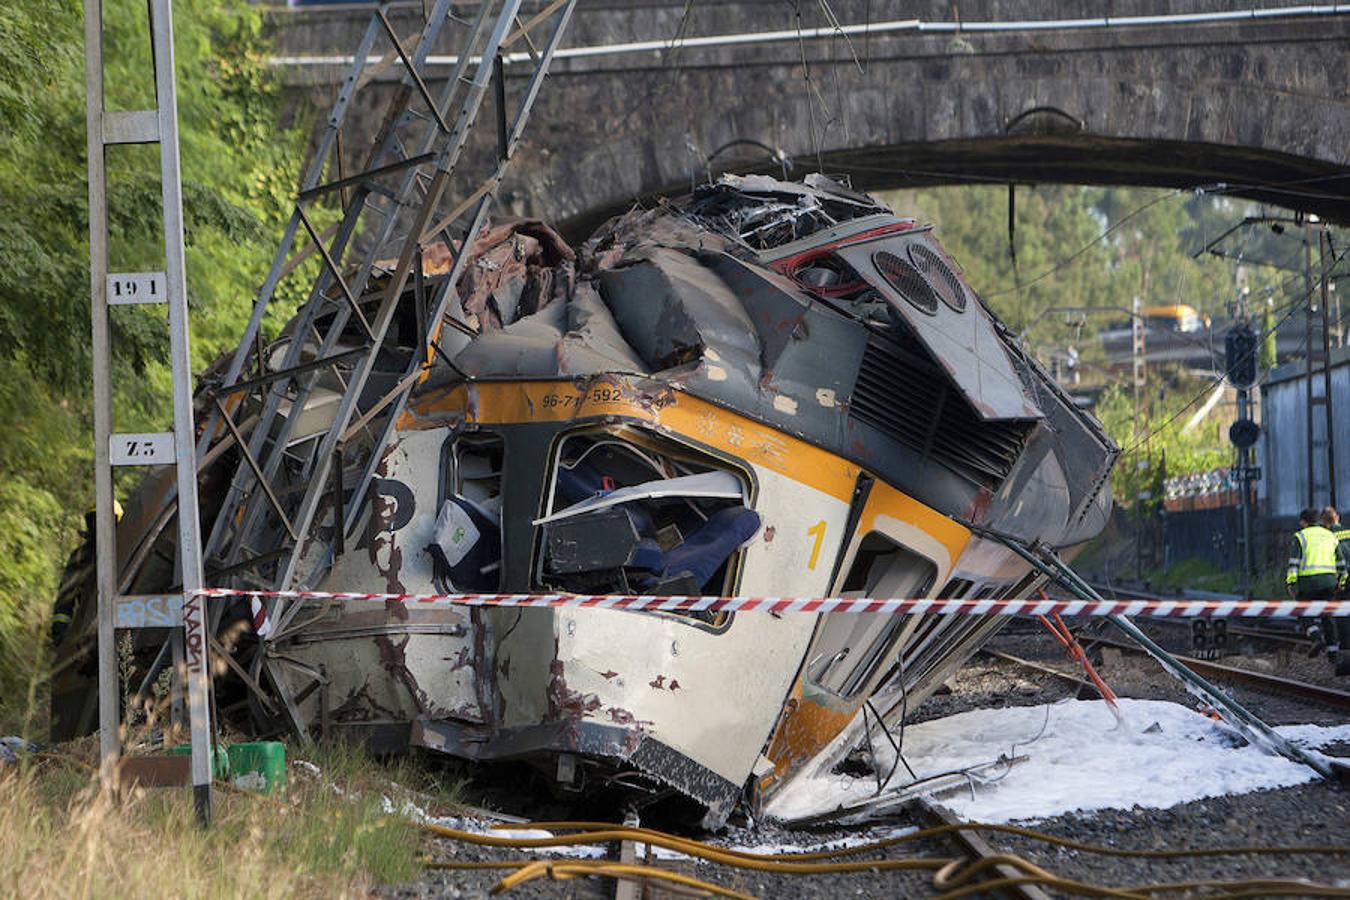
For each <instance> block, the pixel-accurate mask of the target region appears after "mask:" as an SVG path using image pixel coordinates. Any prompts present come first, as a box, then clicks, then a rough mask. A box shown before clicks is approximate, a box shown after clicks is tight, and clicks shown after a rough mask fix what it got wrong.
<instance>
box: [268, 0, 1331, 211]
mask: <svg viewBox="0 0 1350 900" xmlns="http://www.w3.org/2000/svg"><path fill="white" fill-rule="evenodd" d="M1240 5H1241V6H1242V7H1244V8H1246V9H1249V10H1262V9H1264V10H1271V9H1276V8H1278V7H1280V6H1282V5H1285V4H1281V3H1277V2H1273V0H1265V2H1262V0H1243V2H1242V3H1241V4H1240ZM868 6H869V4H867V3H866V2H865V0H858V2H852V0H849V2H845V0H835V2H833V3H832V8H833V9H834V11H835V13H836V15H837V18H838V20H839V21H840V23H842V24H843V25H844V26H848V27H853V26H863V25H866V26H867V27H866V29H865V33H857V34H851V35H849V37H848V38H847V39H845V38H843V37H840V36H838V35H834V36H822V37H811V29H828V28H829V23H828V22H827V21H825V20H824V18H823V14H822V13H821V12H820V7H819V6H818V5H808V4H803V16H802V21H801V29H802V38H801V39H800V40H798V39H797V36H796V31H797V21H796V20H795V18H793V17H792V15H791V11H790V8H789V7H787V6H786V5H785V4H782V3H781V2H780V0H740V2H731V3H718V4H694V5H693V6H692V10H693V12H692V13H691V15H690V17H689V19H688V20H687V21H686V20H685V19H684V11H685V9H686V4H685V3H684V2H683V0H679V2H675V0H646V2H642V0H639V2H634V3H622V4H620V3H609V2H604V0H597V2H590V3H587V2H583V3H582V4H581V5H580V7H579V9H578V12H577V15H576V18H575V20H574V23H573V25H572V26H571V29H570V31H569V39H568V46H570V47H572V48H590V47H602V46H611V45H615V44H633V43H639V44H640V43H641V42H651V41H656V42H660V43H662V44H664V42H668V41H670V40H671V39H672V38H674V37H675V36H676V35H677V34H679V33H681V26H682V24H683V26H684V31H683V34H684V37H685V43H684V45H683V46H681V47H679V48H678V49H675V50H671V49H668V48H666V47H665V46H661V47H660V48H659V49H658V48H656V47H652V46H650V45H648V46H639V47H637V48H633V49H631V50H630V51H629V52H623V53H610V54H596V55H589V54H587V55H577V56H571V57H568V56H567V55H566V53H565V52H564V54H563V57H562V58H560V59H559V60H558V61H557V62H556V63H555V65H554V69H553V73H554V74H553V76H552V78H551V81H550V83H549V85H548V86H547V87H546V89H545V91H544V93H543V95H542V96H541V98H540V101H539V105H538V106H537V107H536V111H535V114H534V119H533V121H532V124H531V131H530V132H529V133H528V134H527V135H526V139H525V141H524V143H523V144H522V146H521V148H520V153H521V155H522V158H521V159H520V160H519V165H518V166H517V168H516V170H515V171H516V173H517V174H516V176H515V179H514V181H513V182H512V183H510V184H508V185H506V187H505V198H506V200H507V205H508V206H509V207H510V208H512V209H513V210H515V211H517V212H520V213H526V212H528V213H530V214H533V215H540V216H543V217H545V218H549V219H552V220H554V221H562V222H569V221H570V222H571V223H572V225H573V226H574V227H573V231H574V232H576V233H580V232H581V231H584V230H585V229H587V228H589V227H590V226H591V225H593V224H594V223H595V222H597V221H598V220H599V219H600V218H602V217H604V216H606V215H609V214H612V213H613V212H615V211H618V210H621V209H623V208H625V207H627V206H628V205H630V204H631V203H632V202H633V201H634V200H636V199H639V198H644V197H650V196H652V195H653V194H658V193H662V192H669V191H674V190H681V189H684V190H687V189H688V188H689V186H690V185H691V184H692V183H695V182H697V181H699V180H701V179H702V178H704V177H706V174H707V172H708V170H709V169H714V170H732V171H751V170H761V171H777V170H778V168H779V165H780V164H781V163H778V162H773V161H771V159H770V155H771V154H773V155H774V156H778V157H780V158H781V159H785V160H788V161H790V162H791V164H792V165H793V166H794V168H795V169H796V171H797V172H798V173H800V172H804V171H809V170H810V169H814V168H815V167H816V166H817V164H821V165H823V167H824V168H825V169H826V170H827V171H830V172H836V173H847V174H848V175H850V176H851V178H852V179H853V182H854V184H855V185H857V186H859V187H861V188H865V189H884V188H889V187H897V186H914V185H923V184H943V183H956V182H962V181H976V182H978V181H985V180H992V181H996V182H1001V181H1007V180H1015V181H1018V182H1023V183H1031V182H1076V183H1100V184H1149V185H1159V186H1173V187H1182V188H1191V187H1196V186H1200V185H1217V184H1224V185H1227V186H1228V187H1227V188H1226V189H1227V190H1230V191H1231V192H1233V193H1236V194H1239V195H1241V196H1248V197H1254V198H1257V199H1261V200H1263V201H1265V202H1271V203H1276V204H1279V205H1283V206H1288V207H1295V208H1302V209H1305V210H1308V211H1310V212H1316V213H1319V214H1321V215H1323V216H1325V217H1328V218H1332V219H1336V220H1340V221H1350V90H1347V88H1346V85H1347V84H1350V54H1347V52H1346V51H1345V47H1346V46H1350V8H1345V7H1342V8H1343V9H1345V12H1341V13H1331V12H1327V11H1323V12H1320V13H1308V14H1304V15H1299V16H1285V17H1276V16H1264V17H1252V16H1247V17H1245V18H1243V19H1229V20H1223V21H1203V20H1201V21H1185V22H1181V21H1177V20H1175V18H1173V19H1172V20H1170V21H1169V20H1166V19H1159V20H1157V21H1153V22H1150V23H1135V24H1130V23H1128V22H1126V23H1125V24H1121V18H1122V17H1129V16H1152V17H1176V16H1200V17H1203V16H1205V15H1206V14H1212V13H1219V12H1228V13H1231V12H1232V9H1233V4H1231V3H1223V2H1217V0H1133V2H1106V0H1065V2H1061V3H1057V4H1055V10H1056V12H1055V16H1056V18H1060V19H1100V18H1101V17H1104V16H1106V15H1108V14H1109V15H1110V16H1112V22H1113V23H1114V24H1112V23H1105V24H1103V23H1102V22H1096V23H1089V25H1087V26H1084V27H1069V26H1067V25H1060V26H1057V27H1052V28H1044V29H1033V28H1022V29H1020V30H1017V29H1014V30H1008V31H991V30H983V27H982V26H981V24H980V23H981V22H984V21H997V22H1001V23H1007V22H1013V21H1017V20H1020V19H1025V20H1028V21H1030V20H1044V19H1046V16H1047V13H1046V11H1045V4H1043V3H1040V2H1036V0H971V2H962V3H961V4H960V13H961V17H962V20H963V22H964V23H965V24H963V25H962V26H961V30H960V31H957V30H956V27H955V23H954V20H953V18H952V15H953V13H952V7H951V5H950V4H949V3H946V2H938V0H928V2H920V3H915V4H909V5H907V6H906V14H907V15H910V16H912V17H913V18H916V19H918V20H920V21H921V22H922V23H924V25H925V27H928V28H930V30H927V31H918V30H915V29H914V28H908V29H904V28H901V26H899V25H895V26H893V27H892V28H891V29H890V30H886V29H885V25H884V23H880V22H878V21H877V19H876V18H875V15H874V17H873V19H872V21H871V22H870V23H869V22H868V21H867V18H866V11H867V8H868ZM872 8H873V11H874V13H875V5H872ZM1327 9H1328V10H1329V9H1330V7H1327ZM419 14H420V6H418V5H410V6H407V7H401V8H397V9H396V16H395V21H396V23H397V22H398V21H402V22H403V23H404V28H403V29H402V30H403V31H411V30H412V26H411V23H412V21H413V20H414V19H415V17H416V16H417V15H419ZM364 18H365V13H364V12H362V11H361V10H359V9H355V10H353V9H352V8H351V7H345V6H339V7H325V8H319V9H308V8H299V9H292V10H284V11H282V10H278V11H277V12H276V13H275V14H274V16H273V21H274V22H275V23H276V25H277V27H278V28H279V44H280V50H279V55H280V56H282V57H289V58H291V59H290V61H289V62H290V64H284V65H283V66H282V71H283V73H284V77H285V79H286V82H287V84H288V85H289V88H290V91H291V94H292V97H293V98H294V99H295V101H296V102H297V104H298V105H299V106H300V108H302V109H303V108H307V103H306V101H307V100H308V99H309V98H314V99H315V100H316V101H317V103H316V106H318V107H322V106H323V105H324V104H325V103H326V101H327V99H328V98H330V97H331V95H332V92H333V90H334V87H333V83H334V79H335V78H336V77H338V75H339V73H340V72H341V66H340V65H336V64H329V65H323V64H313V63H312V62H311V63H307V64H297V62H298V60H297V58H308V59H310V60H312V59H313V58H314V57H316V56H334V55H337V56H341V55H344V54H347V53H349V52H350V48H351V47H353V46H354V45H355V44H356V42H357V39H358V37H359V35H358V33H357V32H358V30H359V28H360V27H361V24H363V22H364ZM766 30H776V31H787V32H791V34H790V35H788V36H787V37H784V38H782V39H778V40H771V41H763V40H760V41H757V42H749V43H746V42H739V43H728V42H725V41H724V42H717V43H715V44H714V45H711V46H702V45H698V41H697V40H693V39H704V38H709V37H712V36H717V35H722V36H726V35H738V34H744V33H748V32H764V31H766ZM803 61H805V64H803ZM447 71H448V67H447ZM509 71H510V70H509V67H508V73H509ZM808 72H809V75H810V86H809V88H808V82H807V79H806V77H805V76H806V74H807V73H808ZM387 77H388V78H390V79H391V80H392V79H393V78H395V77H397V72H396V70H391V72H390V74H389V75H388V76H387ZM391 83H392V82H391ZM354 119H355V120H356V121H364V123H365V125H366V127H367V128H369V129H371V130H373V129H374V128H375V127H377V126H378V119H377V113H376V112H375V110H373V109H371V110H368V111H366V114H365V115H360V114H358V115H357V116H355V117H354ZM346 143H347V146H349V147H352V148H356V147H360V146H362V145H364V143H365V140H364V136H362V135H352V136H350V139H349V140H348V141H347V142H346ZM490 151H491V148H487V147H484V148H480V152H490ZM719 151H720V152H719Z"/></svg>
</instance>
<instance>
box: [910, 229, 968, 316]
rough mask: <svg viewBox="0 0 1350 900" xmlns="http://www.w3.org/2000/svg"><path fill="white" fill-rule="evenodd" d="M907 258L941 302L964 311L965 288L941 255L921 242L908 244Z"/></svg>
mask: <svg viewBox="0 0 1350 900" xmlns="http://www.w3.org/2000/svg"><path fill="white" fill-rule="evenodd" d="M909 260H910V262H912V263H914V266H915V268H917V269H918V270H919V272H920V274H922V275H923V278H924V281H926V282H928V285H929V287H931V288H932V289H933V292H934V293H936V294H937V295H938V297H939V298H940V299H941V300H942V302H943V303H945V304H947V305H948V306H950V307H951V308H952V309H954V310H956V311H957V312H964V311H965V308H966V289H965V288H964V287H962V285H961V281H960V279H958V278H957V277H956V273H955V272H953V271H952V270H951V267H950V266H948V265H947V263H946V261H945V260H943V258H942V257H940V256H938V255H937V254H936V253H934V252H933V251H932V250H931V249H930V248H928V247H926V246H924V245H923V244H910V245H909Z"/></svg>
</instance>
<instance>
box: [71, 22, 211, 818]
mask: <svg viewBox="0 0 1350 900" xmlns="http://www.w3.org/2000/svg"><path fill="white" fill-rule="evenodd" d="M169 3H170V0H149V2H148V3H147V17H148V18H147V25H148V32H149V35H150V42H151V52H152V59H153V62H154V77H155V108H154V109H147V110H135V111H127V112H121V111H110V110H106V109H105V108H104V85H103V7H102V2H101V0H84V23H85V26H84V27H85V62H86V69H85V80H86V89H87V97H86V120H87V126H88V147H89V155H88V160H89V272H90V299H91V302H92V320H93V327H92V332H93V376H94V477H95V496H96V504H97V509H96V513H95V532H94V534H95V555H96V565H97V573H98V576H97V578H98V676H99V677H98V692H99V693H98V697H99V750H100V763H101V764H100V773H101V775H102V778H103V781H104V783H105V784H107V785H111V784H114V783H115V782H116V780H117V777H118V774H117V773H118V766H117V764H118V760H119V758H120V756H121V753H122V738H121V734H120V726H121V711H120V704H119V700H118V697H119V692H118V674H117V655H116V646H115V641H116V631H117V629H119V628H163V627H165V626H166V625H168V626H172V627H175V628H177V629H181V630H180V631H178V632H177V634H176V636H175V638H174V640H173V644H174V657H175V659H174V662H175V666H174V673H175V678H176V679H177V678H178V677H179V674H180V673H185V675H186V681H187V693H188V714H189V724H190V729H191V735H192V757H191V772H192V784H193V798H194V805H195V807H196V810H197V815H198V817H199V818H200V819H201V820H202V821H203V822H208V821H210V817H211V765H210V756H209V754H210V745H211V740H210V735H211V709H210V697H209V692H210V674H209V670H208V665H207V632H206V627H205V626H206V621H205V616H204V615H203V612H204V611H203V608H202V604H203V598H202V597H200V596H198V595H197V593H196V591H197V590H198V589H199V588H201V587H202V556H201V538H200V535H199V533H198V516H197V477H196V460H195V458H194V452H193V442H194V441H195V439H196V435H195V432H194V427H193V426H194V422H193V410H192V354H191V352H190V347H189V337H188V309H187V293H186V281H185V275H184V256H183V204H182V191H181V181H180V173H179V157H178V99H177V90H176V84H175V76H174V55H173V20H172V14H171V11H170V6H169ZM125 144H158V145H159V154H160V179H161V203H162V211H163V223H164V268H163V270H162V271H155V272H110V271H109V246H108V195H107V155H106V154H107V148H108V147H111V146H117V145H125ZM147 303H149V304H167V305H168V327H169V341H170V358H171V365H172V377H173V411H174V425H173V430H172V431H167V432H159V433H151V434H124V433H117V432H115V431H114V430H113V416H112V409H113V397H112V371H111V360H112V346H111V343H110V323H111V316H112V312H111V310H112V308H113V307H116V306H125V305H135V304H147ZM117 466H174V467H176V469H177V497H178V509H179V511H180V515H179V516H178V561H179V570H180V575H181V581H180V584H181V593H176V594H173V595H171V596H167V597H163V596H155V597H136V596H123V595H121V594H119V593H118V583H117V577H118V572H117V547H116V543H115V541H116V524H117V523H116V517H115V515H114V505H113V504H114V498H113V468H114V467H117ZM147 611H154V612H155V613H157V614H149V615H148V614H147ZM175 693H176V691H175Z"/></svg>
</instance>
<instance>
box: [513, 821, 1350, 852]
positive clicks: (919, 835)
mask: <svg viewBox="0 0 1350 900" xmlns="http://www.w3.org/2000/svg"><path fill="white" fill-rule="evenodd" d="M492 827H493V828H494V829H495V830H498V831H512V830H518V829H525V828H541V829H547V830H549V831H558V830H564V831H571V830H593V829H610V830H612V829H624V830H626V831H631V832H633V834H634V837H632V838H629V840H644V841H645V838H639V837H637V835H657V836H665V837H674V835H666V834H665V833H664V832H660V831H653V830H652V829H650V828H629V827H628V826H625V825H615V824H614V823H612V822H530V823H528V824H523V825H522V824H514V823H502V824H498V825H494V826H492ZM953 831H993V832H1000V833H1003V834H1015V835H1019V836H1021V837H1025V838H1030V839H1032V840H1036V841H1041V842H1042V843H1046V844H1054V845H1056V846H1060V847H1068V848H1070V849H1072V850H1081V851H1083V852H1085V853H1096V854H1100V855H1102V856H1121V857H1135V858H1140V859H1178V858H1184V857H1196V856H1244V855H1253V856H1258V855H1268V856H1269V855H1274V856H1289V855H1299V854H1322V855H1330V856H1347V855H1350V847H1334V846H1300V847H1200V848H1195V849H1190V850H1130V849H1126V848H1121V847H1102V846H1099V845H1097V844H1085V843H1083V842H1081V841H1075V840H1072V839H1070V838H1062V837H1056V836H1055V835H1053V834H1046V833H1045V832H1043V831H1035V830H1033V829H1031V828H1021V827H1019V826H1017V825H995V824H993V823H988V822H957V823H953V824H950V825H934V826H932V827H930V828H921V829H919V830H917V831H911V832H908V833H906V834H901V835H896V836H895V837H889V838H883V839H881V840H878V841H872V842H870V843H866V844H857V845H854V846H851V847H840V848H838V849H835V850H817V851H813V852H809V853H765V854H758V853H748V852H746V851H742V850H731V849H724V848H720V847H719V848H715V849H718V850H721V851H722V852H724V853H730V854H733V855H738V856H744V857H750V858H754V859H781V860H801V861H806V860H813V859H832V858H834V857H836V856H856V855H858V854H861V853H871V852H873V851H874V850H884V849H886V848H888V847H893V846H895V845H896V844H903V843H906V842H908V841H917V840H922V839H924V838H928V837H937V836H939V835H943V834H949V833H950V832H953ZM676 839H677V840H682V841H688V842H689V843H691V844H695V845H698V846H709V845H706V844H700V843H699V842H698V841H695V840H693V839H692V838H676Z"/></svg>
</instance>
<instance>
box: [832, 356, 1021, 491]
mask: <svg viewBox="0 0 1350 900" xmlns="http://www.w3.org/2000/svg"><path fill="white" fill-rule="evenodd" d="M849 417H850V418H851V419H853V420H855V421H857V422H859V423H862V424H864V425H869V426H871V427H872V428H875V429H876V430H878V431H880V432H882V433H883V434H885V435H886V436H887V437H889V438H891V439H892V440H895V441H897V442H899V443H901V444H903V445H904V446H906V447H909V448H911V449H912V450H915V451H917V452H918V453H919V454H921V455H922V456H923V457H924V458H925V459H932V460H933V461H935V462H938V463H940V464H941V465H943V466H944V467H946V468H948V469H950V470H951V471H953V472H955V473H956V474H958V475H960V476H962V477H964V478H966V479H967V480H969V481H971V482H973V483H974V484H978V485H980V486H982V487H986V488H989V489H990V490H995V489H997V487H998V486H999V485H1000V484H1002V482H1003V479H1004V478H1006V477H1007V476H1008V473H1009V472H1010V471H1012V467H1013V465H1014V464H1016V462H1017V458H1018V456H1019V455H1020V454H1021V453H1022V448H1023V447H1024V446H1025V445H1026V439H1027V435H1028V434H1029V433H1030V431H1031V428H1032V427H1033V425H1034V423H1032V422H1017V421H1013V422H1007V421H1000V422H986V421H985V420H983V419H981V418H980V417H979V416H978V415H977V414H976V412H975V411H974V410H973V409H972V408H971V407H970V404H969V403H968V402H967V401H966V399H965V397H963V396H962V395H961V394H960V393H959V392H958V391H957V390H956V389H955V388H954V387H952V386H951V383H950V381H949V380H948V378H947V376H946V374H945V373H944V372H942V371H941V370H940V369H939V368H938V367H937V366H936V365H935V364H934V363H933V362H932V360H931V357H929V356H928V354H927V351H925V350H923V349H921V348H919V347H918V346H917V345H906V344H904V343H901V342H900V341H897V340H895V339H893V338H892V337H889V336H886V335H881V334H873V335H872V336H871V337H870V338H869V340H868V343H867V349H866V350H865V351H864V352H863V358H862V365H861V367H860V368H859V370H858V382H857V385H856V387H855V388H854V391H853V400H852V403H851V404H850V406H849Z"/></svg>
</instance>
